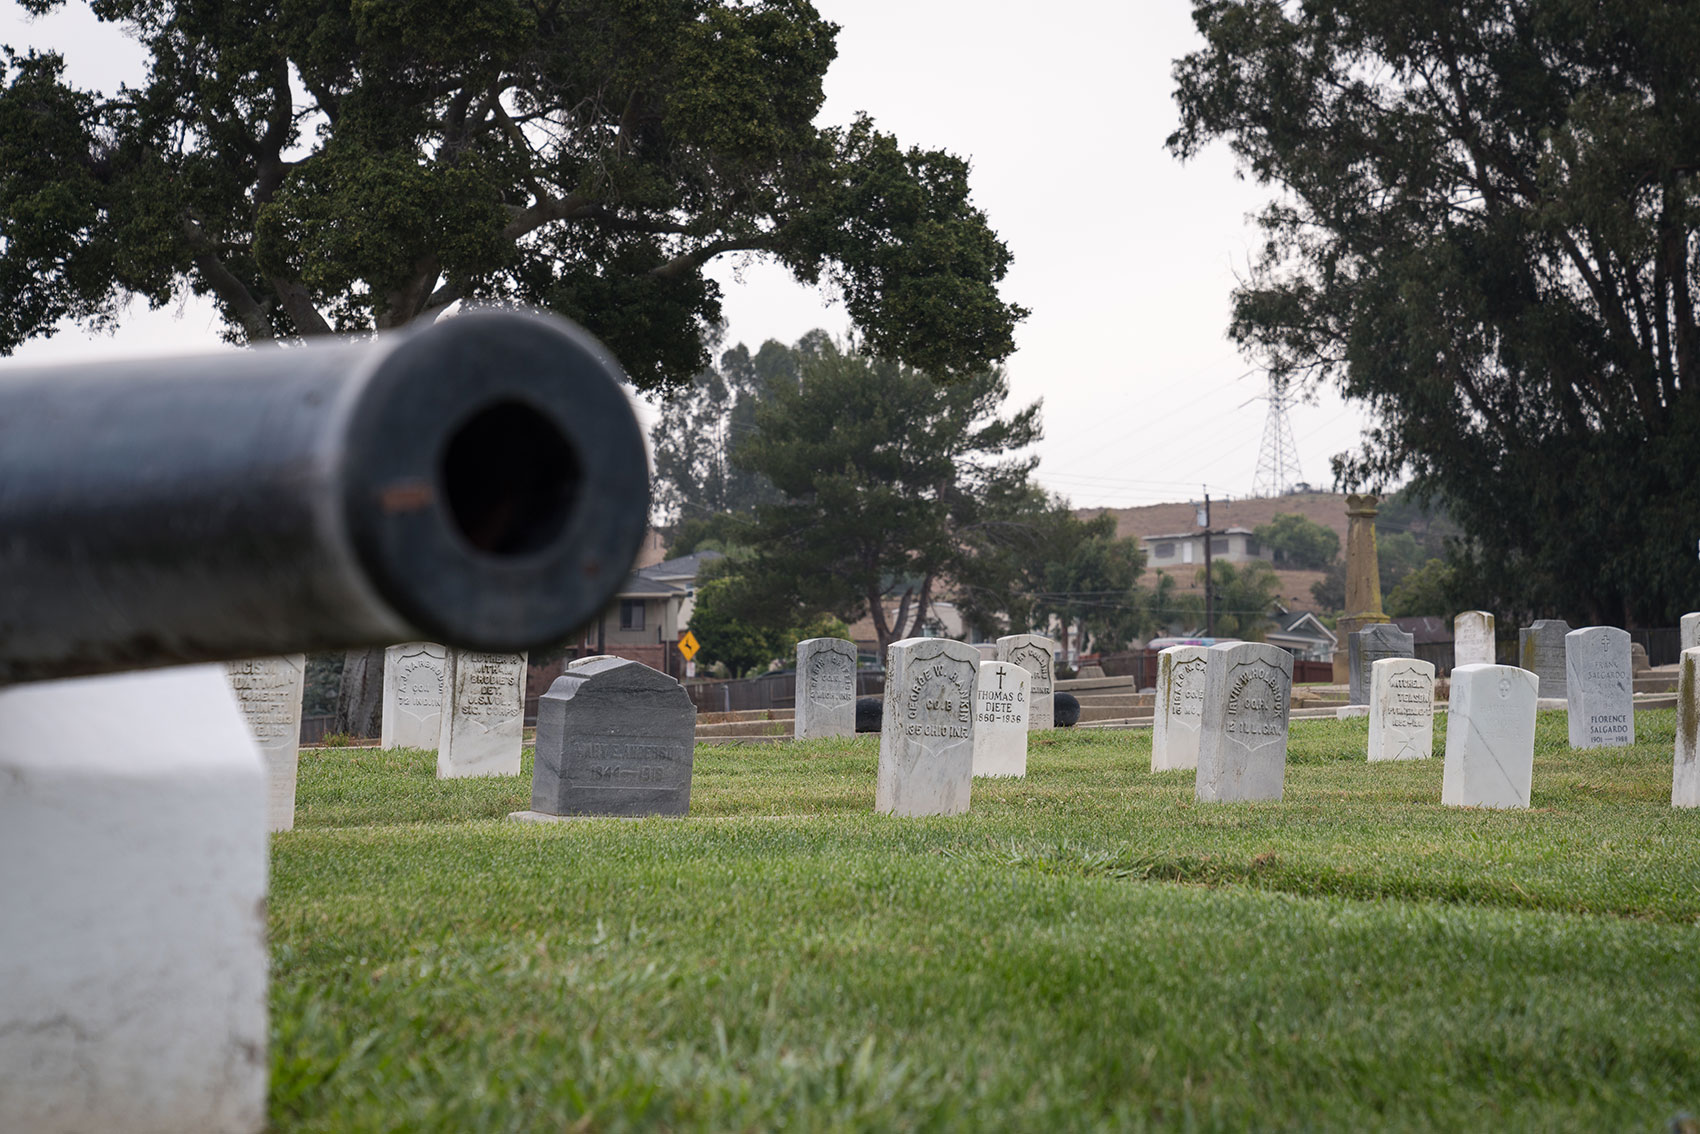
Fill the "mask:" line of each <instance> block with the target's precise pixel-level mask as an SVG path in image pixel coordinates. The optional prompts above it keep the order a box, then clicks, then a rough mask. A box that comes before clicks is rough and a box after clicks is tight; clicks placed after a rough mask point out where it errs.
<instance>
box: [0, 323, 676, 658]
mask: <svg viewBox="0 0 1700 1134" xmlns="http://www.w3.org/2000/svg"><path fill="white" fill-rule="evenodd" d="M621 377H622V375H621V372H620V368H619V366H618V364H617V363H616V362H615V361H614V359H613V358H612V357H611V356H610V355H609V354H608V352H607V351H606V350H605V349H604V348H603V347H602V346H601V345H600V344H599V343H597V342H596V341H595V340H594V339H592V338H591V337H590V336H589V335H588V334H586V333H585V332H584V331H582V330H580V329H579V328H577V327H575V326H572V325H571V324H569V323H566V322H564V321H562V320H559V319H555V318H553V317H549V316H539V315H530V314H520V313H515V312H478V313H471V314H467V315H462V316H460V317H458V318H452V319H447V320H444V321H442V322H440V323H437V324H434V325H432V326H429V327H426V328H424V329H421V330H417V331H414V330H407V331H401V332H396V333H393V334H384V335H379V336H377V337H376V338H375V339H367V340H362V341H351V340H337V341H328V342H315V343H309V344H307V345H304V346H293V347H275V346H267V347H261V348H257V349H253V350H247V351H233V352H229V353H223V354H207V355H199V356H191V357H184V358H168V359H167V358H156V359H139V360H128V361H121V362H102V363H98V364H93V365H74V366H72V365H67V366H55V367H12V366H0V683H7V682H20V681H34V680H41V679H47V678H60V677H73V676H78V675H83V674H94V673H105V672H112V671H117V670H128V669H140V668H147V667H151V666H165V665H178V664H183V663H188V662H201V661H219V660H228V659H234V658H246V657H257V656H263V655H272V654H284V653H300V652H304V651H313V650H327V649H345V648H353V647H360V646H377V645H383V644H387V643H393V642H401V641H411V640H429V641H436V642H443V643H446V644H449V645H454V646H461V647H465V648H469V649H478V650H491V651H518V650H522V649H531V648H536V647H540V646H545V645H551V644H555V643H559V642H562V641H565V640H566V639H567V638H568V636H569V635H570V634H571V633H572V632H573V631H574V630H575V629H577V628H578V627H579V626H581V625H582V624H583V623H585V622H586V621H588V620H589V619H590V618H592V617H594V616H595V614H596V613H597V612H598V611H599V610H601V609H602V607H603V606H604V605H605V604H606V603H607V601H608V599H609V598H610V597H611V596H612V595H613V594H614V592H615V590H616V588H617V587H618V586H619V585H620V583H621V582H622V581H623V580H624V578H625V574H626V571H627V568H628V567H629V566H630V564H631V561H632V558H633V557H634V555H635V554H636V552H637V547H638V543H639V541H640V540H641V539H642V536H643V532H644V529H645V525H646V523H647V518H648V509H649V476H648V463H647V460H646V457H645V453H644V443H643V434H642V432H641V431H640V430H639V428H638V424H637V421H636V420H635V418H634V417H633V416H632V411H631V408H630V406H629V405H628V404H627V402H626V398H625V394H624V393H623V391H622V390H621V388H620V384H619V383H620V379H621Z"/></svg>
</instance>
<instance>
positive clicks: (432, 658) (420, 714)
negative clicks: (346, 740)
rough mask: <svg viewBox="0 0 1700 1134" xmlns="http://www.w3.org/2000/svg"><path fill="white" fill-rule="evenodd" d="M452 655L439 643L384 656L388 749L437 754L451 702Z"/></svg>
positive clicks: (393, 649)
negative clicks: (449, 674)
mask: <svg viewBox="0 0 1700 1134" xmlns="http://www.w3.org/2000/svg"><path fill="white" fill-rule="evenodd" d="M447 671H448V651H447V650H446V649H444V648H443V647H442V646H439V645H438V644H437V643H435V642H404V643H402V644H401V645H399V646H391V647H390V648H389V649H388V650H386V651H385V652H384V722H383V736H382V740H381V743H382V744H383V746H384V747H385V748H421V749H424V750H426V751H431V752H434V751H436V748H437V741H438V739H439V738H440V737H441V735H442V731H443V706H444V705H445V704H446V703H447V701H448V696H447V691H448V687H447V685H446V684H445V677H446V675H447Z"/></svg>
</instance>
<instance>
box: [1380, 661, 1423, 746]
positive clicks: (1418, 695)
mask: <svg viewBox="0 0 1700 1134" xmlns="http://www.w3.org/2000/svg"><path fill="white" fill-rule="evenodd" d="M1433 755H1434V663H1433V662H1426V661H1422V660H1421V659H1419V658H1382V659H1381V660H1380V661H1378V662H1376V663H1375V665H1374V666H1372V667H1371V669H1370V675H1369V758H1370V759H1371V760H1427V759H1428V758H1429V757H1430V756H1433Z"/></svg>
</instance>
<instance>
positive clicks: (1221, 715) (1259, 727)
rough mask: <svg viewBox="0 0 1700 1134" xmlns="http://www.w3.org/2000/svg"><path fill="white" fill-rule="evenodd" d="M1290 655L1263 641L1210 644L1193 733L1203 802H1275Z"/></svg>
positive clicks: (1282, 776) (1282, 781) (1280, 780)
mask: <svg viewBox="0 0 1700 1134" xmlns="http://www.w3.org/2000/svg"><path fill="white" fill-rule="evenodd" d="M1292 690H1293V655H1292V654H1289V653H1288V652H1287V651H1286V650H1283V649H1279V648H1277V647H1275V646H1271V645H1267V644H1265V643H1263V642H1238V643H1235V644H1233V645H1227V646H1211V647H1210V650H1209V654H1208V661H1207V664H1206V669H1205V673H1204V714H1203V717H1202V719H1201V722H1200V728H1199V735H1198V783H1197V786H1196V787H1195V788H1194V793H1193V794H1194V795H1195V796H1196V797H1197V798H1198V799H1199V800H1200V801H1202V802H1232V801H1237V800H1260V799H1280V798H1281V793H1282V791H1283V790H1284V788H1285V786H1286V776H1287V712H1288V707H1289V700H1290V698H1291V696H1292Z"/></svg>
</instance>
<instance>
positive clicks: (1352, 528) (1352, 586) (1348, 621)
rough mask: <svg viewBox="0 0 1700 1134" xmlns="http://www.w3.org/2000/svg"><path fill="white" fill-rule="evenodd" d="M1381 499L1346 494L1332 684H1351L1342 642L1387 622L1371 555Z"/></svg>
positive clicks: (1378, 573) (1376, 566)
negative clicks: (1342, 595)
mask: <svg viewBox="0 0 1700 1134" xmlns="http://www.w3.org/2000/svg"><path fill="white" fill-rule="evenodd" d="M1380 503H1381V497H1379V496H1375V495H1373V494H1371V493H1367V492H1366V493H1361V494H1360V493H1350V494H1348V495H1347V497H1346V613H1345V614H1343V615H1341V616H1340V621H1339V623H1338V625H1336V626H1335V627H1334V636H1335V637H1336V638H1337V639H1339V646H1338V647H1337V648H1336V649H1335V651H1334V682H1335V684H1336V685H1341V684H1344V683H1346V682H1347V681H1349V680H1351V671H1350V668H1349V666H1348V665H1347V660H1346V659H1347V653H1346V641H1347V639H1348V638H1350V637H1351V635H1353V634H1355V633H1356V632H1357V631H1359V630H1362V629H1363V628H1364V627H1365V626H1369V625H1371V624H1372V623H1376V622H1391V621H1392V619H1390V618H1388V617H1387V615H1385V614H1383V613H1382V612H1381V564H1380V562H1379V561H1378V560H1377V558H1376V554H1375V515H1376V506H1377V505H1378V504H1380Z"/></svg>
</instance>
